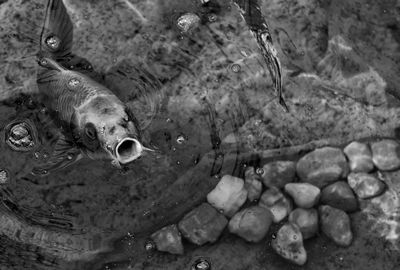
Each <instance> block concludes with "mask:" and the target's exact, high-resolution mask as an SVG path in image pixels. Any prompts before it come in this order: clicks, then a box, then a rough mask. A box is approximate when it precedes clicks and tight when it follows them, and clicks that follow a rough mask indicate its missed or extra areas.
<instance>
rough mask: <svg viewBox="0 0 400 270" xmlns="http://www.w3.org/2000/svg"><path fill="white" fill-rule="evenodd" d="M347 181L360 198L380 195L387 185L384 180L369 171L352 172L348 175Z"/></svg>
mask: <svg viewBox="0 0 400 270" xmlns="http://www.w3.org/2000/svg"><path fill="white" fill-rule="evenodd" d="M347 182H348V183H349V186H350V187H351V188H352V189H353V190H354V192H355V193H356V194H357V196H358V197H359V198H360V199H370V198H373V197H376V196H379V195H381V194H382V193H383V191H385V187H386V185H385V183H384V182H383V181H381V180H379V179H378V178H376V177H375V176H374V175H372V174H368V173H351V174H349V176H348V177H347Z"/></svg>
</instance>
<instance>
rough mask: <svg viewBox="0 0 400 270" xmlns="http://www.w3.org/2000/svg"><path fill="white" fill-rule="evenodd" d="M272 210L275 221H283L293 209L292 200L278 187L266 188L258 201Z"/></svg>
mask: <svg viewBox="0 0 400 270" xmlns="http://www.w3.org/2000/svg"><path fill="white" fill-rule="evenodd" d="M258 205H259V206H260V207H264V208H266V209H268V210H269V211H271V214H272V220H273V222H275V223H278V222H281V221H282V220H283V219H285V218H286V217H287V216H288V215H289V213H290V212H291V211H292V208H293V206H292V202H291V201H290V200H289V199H288V198H287V197H286V196H285V195H284V194H283V193H282V192H281V191H280V190H279V189H278V188H276V187H272V188H270V189H268V190H266V191H265V192H264V193H263V194H262V195H261V198H260V202H259V203H258Z"/></svg>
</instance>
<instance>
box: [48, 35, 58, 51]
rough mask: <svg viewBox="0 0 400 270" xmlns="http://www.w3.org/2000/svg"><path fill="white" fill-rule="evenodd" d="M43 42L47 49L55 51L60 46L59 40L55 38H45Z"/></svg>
mask: <svg viewBox="0 0 400 270" xmlns="http://www.w3.org/2000/svg"><path fill="white" fill-rule="evenodd" d="M45 42H46V45H47V46H48V47H49V48H51V49H53V50H56V49H58V47H59V46H60V43H61V40H60V38H59V37H57V36H49V37H47V38H46V41H45Z"/></svg>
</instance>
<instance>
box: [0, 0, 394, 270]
mask: <svg viewBox="0 0 400 270" xmlns="http://www.w3.org/2000/svg"><path fill="white" fill-rule="evenodd" d="M45 2H46V1H39V0H35V1H22V0H21V1H0V14H1V22H0V25H1V26H0V34H1V42H0V45H1V50H2V51H3V52H2V53H1V54H0V60H1V62H2V63H1V64H2V69H1V71H2V81H1V85H0V92H1V94H0V100H1V101H0V128H1V130H0V135H1V142H0V182H1V195H2V202H1V204H0V211H1V215H0V219H1V221H0V232H1V233H0V243H1V245H0V246H1V249H0V250H1V254H0V269H191V266H192V265H193V263H195V262H199V261H198V260H200V261H201V260H205V262H206V263H210V264H212V269H238V270H241V269H361V268H358V267H359V265H360V263H368V266H367V268H366V269H378V268H374V267H375V266H378V265H380V264H382V263H384V267H383V268H379V269H396V268H395V265H396V263H395V262H394V259H393V258H395V256H396V254H397V253H396V252H395V251H393V250H392V249H390V250H388V251H387V252H382V253H379V252H380V251H378V250H375V247H374V245H371V244H370V245H369V246H368V245H366V247H365V250H364V252H361V253H360V254H358V253H357V251H355V249H356V247H355V248H353V249H351V251H349V252H348V254H346V250H343V249H340V248H337V247H336V246H335V245H334V244H332V243H329V241H328V240H326V239H325V238H323V237H322V238H318V239H317V240H311V241H310V242H309V243H307V248H308V249H309V250H310V253H309V261H310V263H309V264H308V265H306V266H304V267H295V266H292V265H290V264H289V263H288V262H286V261H284V260H282V259H281V258H279V257H278V256H277V255H276V254H274V253H273V251H272V250H271V247H270V246H269V245H268V242H267V241H264V242H262V243H260V244H249V243H247V242H244V241H239V239H238V238H234V237H233V236H232V235H229V233H224V234H223V235H222V237H221V239H220V240H219V241H218V242H217V243H216V244H213V245H211V244H210V245H206V246H202V247H196V246H194V245H192V244H189V243H186V242H185V255H183V256H177V255H167V254H163V253H160V252H157V251H154V250H146V246H147V247H148V245H149V244H150V242H148V240H149V236H150V235H151V234H152V233H153V232H155V231H156V230H158V229H160V228H162V227H163V226H166V225H169V224H174V223H176V222H177V221H179V220H180V218H182V216H183V215H184V214H186V213H187V212H188V211H190V210H192V209H193V208H194V207H196V206H197V205H199V204H201V203H202V202H204V201H205V198H206V195H207V193H208V192H209V191H211V190H212V189H213V188H214V186H215V185H216V184H217V183H218V180H219V179H220V177H221V176H223V175H225V174H231V175H235V176H239V177H243V176H244V170H245V168H246V166H254V167H261V166H262V165H263V164H264V163H265V162H267V161H270V160H277V159H297V158H298V157H299V156H301V155H302V154H304V153H306V152H308V151H310V150H312V149H313V148H315V147H318V146H322V145H323V144H329V143H332V144H334V145H345V144H346V143H347V142H349V141H351V140H354V139H360V138H371V137H393V136H394V135H395V133H394V129H395V128H396V127H397V126H398V122H399V121H398V120H399V115H400V111H399V109H398V105H399V100H398V97H399V89H400V88H399V87H400V83H399V79H398V78H399V77H398V74H399V71H400V65H399V59H400V58H399V57H400V53H399V46H400V43H399V42H400V41H399V39H398V37H399V34H398V32H399V30H398V27H397V25H399V23H400V22H399V19H398V18H400V14H399V6H398V3H397V2H396V1H383V2H382V3H375V2H371V1H350V2H349V3H348V2H346V1H338V3H333V2H334V1H309V3H308V2H307V3H303V2H302V1H294V2H293V3H292V2H290V3H283V2H282V3H281V2H279V1H278V2H277V1H261V2H262V3H261V5H260V8H261V11H262V13H263V14H264V15H265V17H266V18H267V21H268V23H269V27H270V29H269V30H270V32H271V36H272V39H273V44H274V46H275V48H276V50H277V52H276V53H277V54H276V55H277V57H278V58H279V60H280V62H281V65H282V70H278V69H277V66H276V64H275V65H274V64H273V63H272V62H273V61H274V58H268V57H266V56H265V55H264V56H263V52H264V54H265V51H263V50H260V47H259V45H260V44H257V39H256V38H257V37H256V36H254V35H253V34H252V32H251V31H250V30H249V25H248V24H246V21H244V20H243V17H242V16H241V14H240V12H239V10H238V9H237V7H236V6H235V5H233V3H230V2H228V1H214V0H210V1H200V0H198V1H197V0H196V1H194V0H193V1H157V0H147V1H129V0H121V1H119V0H118V1H117V0H115V1H89V0H85V1H77V0H68V1H64V2H65V5H66V7H67V11H68V12H69V13H70V16H71V18H72V21H73V24H74V47H73V50H74V52H76V54H77V55H79V56H81V57H85V58H86V59H88V60H87V61H89V62H88V63H89V64H90V65H91V66H92V67H93V70H92V69H90V70H88V69H86V72H88V73H89V74H90V76H92V77H93V78H94V79H95V80H96V81H98V82H100V83H102V84H104V85H106V86H107V87H108V88H110V89H111V90H112V91H113V92H114V93H115V94H116V95H117V96H118V97H119V98H120V99H121V100H123V101H124V102H126V103H128V104H130V106H132V107H133V108H134V113H135V115H136V117H137V118H138V119H139V121H140V122H141V123H142V124H143V126H145V128H144V130H143V140H144V143H145V145H146V146H148V147H149V148H151V149H154V150H155V151H154V152H146V154H145V155H144V156H142V157H141V158H140V159H138V160H135V161H134V162H132V163H130V164H128V165H126V166H123V167H122V168H115V166H113V165H112V164H111V162H110V161H109V160H93V159H89V158H87V157H83V158H82V159H79V158H78V156H79V155H80V153H81V152H80V151H79V149H76V148H72V147H70V146H69V145H68V144H61V145H60V144H59V138H61V137H62V136H63V132H65V131H64V130H62V129H61V128H60V126H59V125H58V123H57V120H56V119H55V118H54V116H53V115H52V113H51V112H50V111H49V110H48V108H46V107H45V106H44V105H43V102H42V97H41V95H40V94H39V93H38V91H37V86H36V69H37V63H36V60H35V59H34V57H33V55H34V54H35V53H36V51H37V46H36V45H35V44H36V43H35V38H34V33H35V31H38V30H37V29H40V25H41V23H42V21H43V13H44V9H45V6H46V4H45ZM202 2H208V3H206V4H204V3H202ZM237 2H240V1H237ZM185 16H186V17H185ZM247 23H248V22H247ZM253 23H256V22H254V21H253ZM35 29H36V30H35ZM250 29H251V25H250ZM368 31H372V33H373V34H370V33H367V32H368ZM27 32H28V33H29V32H30V33H29V34H27ZM362 33H364V35H363V34H362ZM372 36H374V37H372ZM264 50H265V48H264ZM73 61H75V62H71V63H72V64H73V65H72V66H73V67H74V68H79V69H81V68H82V66H83V65H84V64H85V65H87V62H85V61H84V60H82V59H80V58H76V59H73ZM271 69H272V72H271ZM280 73H282V74H281V76H278V74H280ZM271 75H272V77H271ZM276 76H278V77H279V80H278V78H277V77H276ZM280 79H282V81H281V82H280ZM280 83H282V86H279V84H280ZM280 87H282V91H283V93H284V94H283V95H284V97H285V100H286V104H287V107H288V109H289V111H288V112H286V111H285V108H284V106H282V104H280V102H279V98H278V96H277V91H276V90H277V89H278V90H279V88H280ZM321 139H322V140H325V141H326V143H325V141H323V142H321V141H320V140H321ZM296 147H297V148H296ZM281 149H283V150H281ZM269 150H275V151H269ZM356 218H358V219H359V220H362V214H359V215H358V214H357V217H356ZM356 224H358V223H356ZM360 224H361V225H359V226H360V231H359V232H358V235H362V234H364V235H368V226H369V225H367V224H366V223H365V224H364V223H362V222H361V221H360ZM274 230H275V231H276V228H274V229H272V230H271V231H270V233H269V234H268V236H267V237H268V238H270V236H271V235H272V234H273V233H274ZM382 235H383V234H382ZM382 235H381V236H380V237H383V236H382ZM360 237H362V236H360ZM363 239H364V238H363ZM365 241H366V240H365ZM374 241H375V240H374ZM395 241H398V240H397V238H396V239H395ZM374 243H375V242H374ZM385 243H386V242H384V241H383V242H377V243H375V244H376V246H378V247H381V248H382V249H383V247H385V245H386V244H385ZM374 252H378V253H379V254H378V255H376V257H377V259H376V262H371V261H370V258H369V257H370V254H371V253H374ZM240 258H243V259H240ZM326 258H329V259H326ZM338 258H342V259H338ZM343 258H344V261H343ZM385 267H386V268H385Z"/></svg>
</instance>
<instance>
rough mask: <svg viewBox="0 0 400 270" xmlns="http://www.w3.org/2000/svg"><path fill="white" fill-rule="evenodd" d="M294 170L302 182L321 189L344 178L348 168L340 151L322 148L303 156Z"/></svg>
mask: <svg viewBox="0 0 400 270" xmlns="http://www.w3.org/2000/svg"><path fill="white" fill-rule="evenodd" d="M296 170H297V174H298V176H299V177H300V179H301V180H302V181H304V182H307V183H310V184H313V185H314V186H317V187H319V188H322V187H324V186H326V185H328V184H330V183H332V182H336V181H337V180H339V179H340V178H344V177H346V176H347V174H348V172H349V167H348V164H347V160H346V157H345V156H344V154H343V152H342V150H340V149H339V148H333V147H324V148H320V149H316V150H314V151H312V152H310V153H308V154H306V155H304V156H303V157H302V158H301V159H300V160H299V162H297V167H296Z"/></svg>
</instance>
